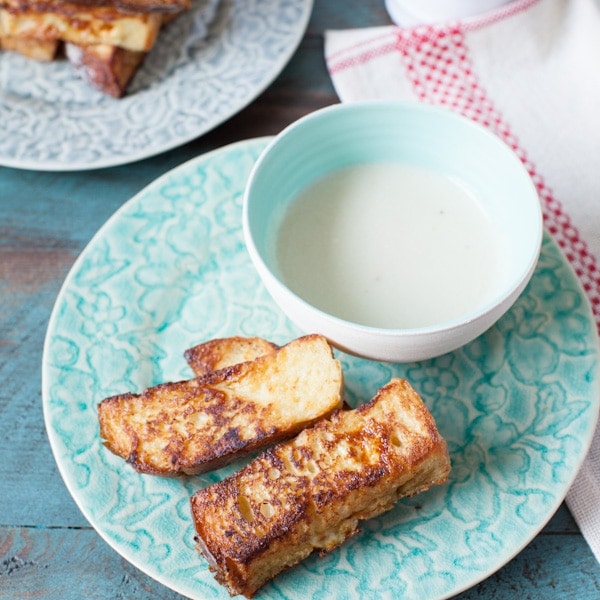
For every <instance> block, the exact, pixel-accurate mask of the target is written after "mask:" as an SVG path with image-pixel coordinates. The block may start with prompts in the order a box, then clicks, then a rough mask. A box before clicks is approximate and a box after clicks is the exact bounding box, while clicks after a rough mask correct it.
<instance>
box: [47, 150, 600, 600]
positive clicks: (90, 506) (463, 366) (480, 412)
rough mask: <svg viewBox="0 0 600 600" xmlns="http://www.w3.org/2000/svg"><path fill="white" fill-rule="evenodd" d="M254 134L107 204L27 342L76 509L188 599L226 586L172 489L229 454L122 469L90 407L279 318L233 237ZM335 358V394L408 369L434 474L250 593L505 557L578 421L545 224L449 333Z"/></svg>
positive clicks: (559, 271)
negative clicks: (507, 293) (497, 288)
mask: <svg viewBox="0 0 600 600" xmlns="http://www.w3.org/2000/svg"><path fill="white" fill-rule="evenodd" d="M265 144H266V140H264V139H261V140H252V141H248V142H243V143H238V144H234V145H231V146H228V147H225V148H223V149H221V150H218V151H215V152H212V153H210V154H207V155H204V156H201V157H199V158H196V159H194V160H192V161H190V162H188V163H186V164H184V165H182V166H180V167H178V168H176V169H174V170H173V171H171V172H170V173H167V174H166V175H164V176H163V177H161V178H160V179H158V180H157V181H155V182H154V183H152V184H151V185H150V186H148V187H147V188H146V189H144V190H143V191H141V192H140V193H139V194H138V195H136V196H135V197H134V198H133V199H131V200H130V201H129V202H128V203H126V204H125V205H123V207H122V208H121V209H120V210H119V211H118V212H117V213H116V214H115V215H114V216H113V217H112V218H111V219H110V220H109V221H108V222H107V223H106V225H105V226H104V227H103V228H102V229H101V230H100V231H99V232H98V234H97V235H96V236H95V237H94V239H93V240H92V241H91V242H90V244H89V246H88V247H87V248H86V249H85V251H84V252H83V253H82V255H81V256H80V257H79V259H78V260H77V262H76V263H75V265H74V266H73V268H72V270H71V272H70V274H69V276H68V277H67V279H66V281H65V284H64V286H63V288H62V290H61V292H60V294H59V297H58V299H57V301H56V305H55V308H54V311H53V313H52V317H51V319H50V323H49V327H48V332H47V337H46V342H45V347H44V357H43V368H42V375H43V385H42V390H43V404H44V414H45V420H46V427H47V430H48V435H49V439H50V442H51V445H52V449H53V452H54V455H55V457H56V461H57V463H58V466H59V469H60V472H61V474H62V476H63V478H64V480H65V483H66V485H67V487H68V489H69V490H70V492H71V494H72V495H73V497H74V498H75V501H76V502H77V504H78V505H79V507H80V508H81V510H82V512H83V514H84V515H85V516H86V518H87V519H88V520H89V521H90V523H91V524H92V525H93V526H94V527H95V529H96V530H97V531H98V533H99V534H100V535H101V536H102V537H103V538H104V539H105V540H106V541H107V542H108V543H109V544H110V545H111V546H112V547H113V548H114V549H115V550H116V551H117V552H118V553H119V554H121V555H122V556H123V557H125V558H126V559H127V560H128V561H130V562H131V563H132V564H134V565H135V566H137V567H138V568H140V569H141V570H142V571H144V572H146V573H148V574H149V575H151V576H152V577H154V578H155V579H157V580H159V581H161V582H162V583H164V584H165V585H166V586H168V587H170V588H172V589H174V590H177V591H178V592H180V593H182V594H185V595H187V596H190V597H192V598H197V599H203V600H207V599H210V598H222V599H225V598H228V594H227V593H226V592H225V590H224V589H223V588H221V587H220V586H219V585H218V584H217V583H216V582H215V581H214V579H213V576H212V575H211V574H210V572H209V571H208V568H207V563H206V562H205V561H204V559H203V558H201V557H200V555H199V554H198V553H197V552H196V551H195V549H194V530H193V525H192V521H191V517H190V511H189V498H190V496H191V494H192V493H193V492H194V490H196V489H198V488H199V487H200V486H203V485H206V484H207V483H210V482H213V481H215V480H217V479H218V478H220V477H222V476H223V475H224V474H227V473H230V472H231V471H232V470H233V469H234V468H235V467H233V466H230V467H228V468H227V469H224V470H222V471H220V472H216V473H212V474H209V475H205V476H200V477H189V478H184V479H162V478H158V477H153V476H149V475H139V474H137V473H135V472H134V471H133V469H131V467H129V466H128V465H127V464H125V462H124V461H123V460H121V459H119V458H117V457H115V456H113V455H112V454H110V453H109V452H108V451H107V450H106V449H105V448H104V447H103V446H102V445H101V443H100V440H99V438H98V425H97V413H96V406H97V404H98V402H100V401H101V400H102V399H103V398H104V397H106V396H109V395H113V394H116V393H120V392H124V391H141V390H142V389H143V388H144V387H147V386H149V385H153V384H156V383H159V382H162V381H168V380H176V379H183V378H186V377H189V376H191V371H190V369H189V368H188V366H187V365H186V364H185V361H184V359H183V355H182V353H183V351H184V349H185V348H187V347H189V346H191V345H193V344H196V343H198V342H200V341H203V340H206V339H209V338H214V337H221V336H227V335H232V334H242V335H262V336H263V337H267V338H270V339H272V340H273V341H275V342H277V343H283V342H285V341H288V340H290V339H292V338H294V337H296V336H297V335H299V333H300V332H299V331H297V330H296V329H295V328H294V326H293V325H292V324H291V323H290V322H289V321H288V320H287V319H286V317H285V316H284V315H283V314H282V313H281V312H280V311H279V310H278V308H277V307H276V305H275V304H274V303H273V302H272V300H271V299H270V297H269V296H268V294H267V292H266V291H265V289H264V288H263V286H262V285H261V283H260V280H259V278H258V276H257V275H256V273H255V271H254V269H253V268H252V266H251V263H250V259H249V257H248V255H247V253H246V249H245V247H244V243H243V238H242V231H241V202H242V192H243V188H244V184H245V182H246V178H247V176H248V173H249V171H250V168H251V167H252V165H253V163H254V161H255V160H256V158H257V157H258V155H259V153H260V151H261V150H262V148H264V146H265ZM339 357H340V359H341V360H342V363H343V367H344V373H345V378H346V386H347V397H348V400H349V402H350V403H351V404H353V405H356V404H357V403H359V402H362V401H365V400H368V399H369V398H370V397H371V396H372V395H373V394H374V393H375V391H376V390H377V389H378V387H380V386H381V385H383V384H384V383H386V382H387V381H388V380H389V379H390V377H392V376H395V375H399V376H404V377H407V378H408V379H409V380H410V381H411V383H412V384H413V385H414V387H415V388H416V389H417V391H419V392H420V394H421V395H422V397H423V398H424V400H425V401H426V403H427V404H428V405H429V407H430V409H431V411H432V413H433V415H434V416H435V418H436V420H437V423H438V426H439V428H440V431H441V432H442V434H443V435H444V436H445V437H446V439H447V440H448V444H449V449H450V453H451V458H452V472H451V475H450V480H449V482H448V484H447V485H444V486H440V487H437V488H435V489H432V490H430V491H428V492H427V493H425V494H421V495H418V496H416V497H414V498H412V499H409V500H405V501H401V502H400V503H399V504H398V505H397V507H396V508H395V509H394V510H392V511H391V512H389V513H387V514H385V515H383V516H381V517H379V518H376V519H373V520H371V521H368V522H366V523H364V525H363V527H362V533H361V534H359V535H358V536H356V537H355V538H353V539H351V540H348V541H347V542H346V543H345V544H344V545H343V546H342V547H340V548H338V549H336V550H335V551H332V552H331V553H330V554H328V555H327V556H326V557H324V558H320V557H319V556H311V557H310V558H308V559H307V560H305V561H304V562H303V563H302V564H301V565H298V566H297V567H295V568H293V569H291V570H290V571H288V572H286V573H284V574H282V575H281V576H280V577H278V578H277V579H276V580H275V581H274V582H273V583H271V584H268V585H267V586H266V587H265V588H264V594H259V595H258V598H261V597H268V598H298V599H306V598H327V599H328V600H329V599H335V598H357V599H358V598H365V597H370V598H375V597H376V598H403V599H405V600H409V599H422V598H427V599H428V600H434V599H439V598H446V597H449V596H452V595H454V594H456V593H458V592H459V591H461V590H462V589H464V588H467V587H470V586H472V585H474V584H475V583H477V582H478V581H480V580H481V579H484V578H485V577H487V576H488V575H490V574H491V573H493V572H494V571H495V570H497V569H498V568H499V567H501V566H502V565H503V564H504V563H506V562H507V561H508V560H510V559H511V558H512V557H513V556H514V555H515V554H516V553H517V552H519V551H520V550H521V549H522V548H523V547H524V546H525V545H526V544H527V543H528V542H529V541H530V540H531V539H532V538H533V537H534V536H535V535H536V534H537V533H538V531H539V530H540V529H541V528H542V527H543V526H544V524H545V523H546V522H547V520H548V519H549V518H550V517H551V516H552V514H553V513H554V512H555V511H556V509H557V508H558V506H559V504H560V502H561V501H562V500H563V498H564V496H565V494H566V492H567V490H568V488H569V486H570V484H571V481H572V479H573V477H574V475H575V473H576V472H577V470H578V468H579V466H580V465H581V463H582V461H583V458H584V456H585V454H586V451H587V448H588V446H589V443H590V441H591V437H592V435H593V431H594V427H595V423H596V420H597V415H598V408H599V395H600V394H599V381H600V379H599V377H600V373H599V349H598V340H597V334H596V328H595V324H594V320H593V318H592V315H591V311H590V308H589V305H588V302H587V300H586V297H585V295H584V293H583V292H582V290H581V287H580V285H579V282H578V280H577V279H576V277H575V275H574V274H573V273H572V271H571V269H570V267H569V266H568V264H567V262H566V260H565V259H564V258H563V256H562V254H561V253H560V251H559V250H558V248H557V246H556V245H555V244H554V242H553V241H552V240H551V239H550V237H549V236H546V237H545V240H544V244H543V248H542V254H541V258H540V262H539V265H538V268H537V270H536V273H535V274H534V276H533V278H532V280H531V283H530V285H529V286H528V288H527V289H526V291H525V292H524V294H523V295H522V296H521V298H519V300H518V301H517V303H516V304H515V305H514V307H513V308H512V309H511V311H510V312H509V313H508V314H507V315H506V316H505V317H503V318H502V319H501V320H500V321H499V322H498V324H497V325H496V326H494V327H493V328H492V329H491V330H490V331H489V332H487V333H486V334H484V335H483V336H482V337H480V338H478V339H477V340H475V341H474V342H472V343H470V344H469V345H467V346H466V347H464V348H463V349H461V350H458V351H456V352H453V353H451V354H446V355H444V356H442V357H440V358H437V359H435V360H431V361H427V362H422V363H414V364H407V365H393V364H384V363H377V362H370V361H366V360H360V359H358V358H355V357H351V356H347V355H344V354H339Z"/></svg>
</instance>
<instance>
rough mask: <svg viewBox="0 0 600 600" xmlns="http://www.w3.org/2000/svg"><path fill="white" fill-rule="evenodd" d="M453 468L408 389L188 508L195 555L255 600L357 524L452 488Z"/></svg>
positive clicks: (254, 466)
mask: <svg viewBox="0 0 600 600" xmlns="http://www.w3.org/2000/svg"><path fill="white" fill-rule="evenodd" d="M449 470H450V459H449V456H448V450H447V447H446V443H445V441H444V439H443V438H442V437H441V435H440V434H439V432H438V430H437V428H436V425H435V422H434V420H433V417H432V416H431V414H430V413H429V411H428V410H427V408H426V406H425V405H424V403H423V402H422V400H421V399H420V398H419V396H418V395H417V394H416V392H415V391H414V390H413V389H412V387H411V386H410V385H409V384H408V382H406V381H405V380H401V379H393V380H391V381H390V383H389V384H388V385H386V386H384V387H383V388H381V390H380V391H379V392H378V393H377V395H376V396H375V397H374V398H373V399H372V400H371V401H370V402H368V403H367V404H364V405H362V406H360V407H359V408H357V409H355V410H349V411H344V410H341V411H336V412H335V413H334V414H333V415H332V417H331V418H330V419H328V420H322V421H320V422H319V423H317V424H315V425H314V426H313V427H311V428H308V429H305V430H304V431H303V432H302V433H300V434H299V435H298V436H297V437H296V438H295V439H294V440H292V441H288V442H286V443H283V444H280V445H278V446H276V447H275V448H272V449H270V450H268V451H266V452H264V453H262V454H261V455H260V456H258V457H257V458H256V459H255V460H253V461H252V462H251V463H249V464H248V465H247V466H246V467H244V468H243V469H242V470H241V471H239V472H237V473H235V474H234V475H232V476H230V477H228V478H226V479H224V480H223V481H221V482H219V483H215V484H213V485H211V486H209V487H207V488H204V489H202V490H199V491H198V492H196V493H195V494H194V495H193V496H192V498H191V511H192V516H193V520H194V525H195V529H196V534H197V537H196V541H197V547H198V550H199V551H200V552H201V553H202V554H203V555H204V557H205V558H206V559H207V560H208V562H209V565H210V568H211V570H213V571H214V572H215V577H216V579H217V581H219V582H220V583H221V584H222V585H224V586H225V587H226V588H227V589H228V591H229V593H230V594H231V595H235V594H244V595H245V596H246V597H248V598H250V597H252V596H253V595H254V594H255V593H256V591H257V590H258V589H259V588H260V587H261V586H263V585H264V584H265V583H266V582H267V581H269V580H271V579H272V578H274V577H275V576H276V575H277V574H278V573H280V572H281V571H283V570H285V569H288V568H290V567H291V566H293V565H295V564H297V563H298V562H300V561H301V560H302V559H304V558H305V557H307V556H308V555H309V554H311V553H312V552H314V551H318V552H321V553H322V552H327V551H330V550H332V549H333V548H335V547H337V546H339V545H340V544H341V543H342V542H344V540H346V539H347V538H349V537H350V536H352V535H354V534H355V533H356V532H357V531H358V523H359V522H360V521H362V520H364V519H368V518H371V517H374V516H377V515H379V514H381V513H383V512H384V511H387V510H389V509H391V508H392V507H393V506H394V505H395V503H396V501H397V500H398V499H399V498H402V497H406V496H411V495H413V494H417V493H419V492H422V491H424V490H426V489H428V488H429V487H430V486H432V485H438V484H442V483H444V482H445V481H446V480H447V477H448V473H449Z"/></svg>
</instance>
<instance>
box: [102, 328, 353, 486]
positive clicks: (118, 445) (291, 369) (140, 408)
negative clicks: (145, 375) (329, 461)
mask: <svg viewBox="0 0 600 600" xmlns="http://www.w3.org/2000/svg"><path fill="white" fill-rule="evenodd" d="M342 395H343V377H342V369H341V365H340V363H339V361H338V360H337V359H335V358H334V357H333V351H332V349H331V346H330V345H329V343H328V342H327V340H326V339H325V338H324V337H322V336H319V335H308V336H304V337H301V338H298V339H296V340H293V341H292V342H289V343H288V344H286V345H285V346H282V347H281V348H279V349H278V350H276V351H275V352H272V353H270V354H267V355H265V356H261V357H259V358H257V359H255V360H253V361H250V362H244V363H240V364H236V365H232V366H230V367H227V368H225V369H220V370H218V371H212V372H211V373H208V374H206V375H204V376H202V377H196V378H194V379H190V380H187V381H179V382H174V383H164V384H160V385H157V386H154V387H151V388H148V389H146V390H145V391H144V392H143V393H141V394H131V393H127V394H121V395H117V396H113V397H110V398H106V399H105V400H103V401H102V402H100V404H99V405H98V420H99V424H100V436H101V438H102V439H103V441H104V444H105V446H106V447H107V448H108V449H109V450H110V451H111V452H113V453H114V454H116V455H117V456H120V457H122V458H124V459H125V460H126V461H127V462H128V463H129V464H131V466H132V467H133V468H135V469H136V470H137V471H138V472H140V473H150V474H155V475H164V476H173V475H178V474H182V473H185V474H198V473H203V472H206V471H209V470H213V469H217V468H219V467H221V466H224V465H225V464H227V463H228V462H231V461H232V460H234V459H237V458H240V457H242V456H245V455H246V454H249V453H253V452H255V451H257V450H260V449H263V448H264V447H266V446H268V445H272V444H274V443H276V442H279V441H281V440H283V439H289V438H290V437H292V436H294V435H295V434H297V433H298V432H299V431H300V430H302V429H303V428H304V427H307V426H309V425H311V424H312V423H314V422H315V421H317V420H319V419H321V418H323V417H326V416H328V415H330V414H331V413H332V411H334V410H335V409H336V408H339V407H340V406H341V404H342Z"/></svg>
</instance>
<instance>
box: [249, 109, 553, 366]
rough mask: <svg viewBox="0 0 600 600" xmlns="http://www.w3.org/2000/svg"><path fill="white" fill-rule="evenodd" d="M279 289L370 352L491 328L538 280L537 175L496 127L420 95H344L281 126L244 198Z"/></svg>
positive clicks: (311, 318)
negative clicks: (368, 98)
mask: <svg viewBox="0 0 600 600" xmlns="http://www.w3.org/2000/svg"><path fill="white" fill-rule="evenodd" d="M243 228H244V238H245V242H246V246H247V248H248V252H249V254H250V257H251V259H252V262H253V264H254V266H255V268H256V269H257V271H258V273H259V275H260V277H261V279H262V281H263V283H264V284H265V286H266V288H267V290H268V291H269V293H270V294H271V296H272V297H273V299H274V300H275V301H276V303H277V304H278V305H279V306H280V307H281V309H282V310H283V311H284V312H285V313H286V315H287V316H288V317H289V318H290V319H291V320H292V321H293V322H294V323H295V324H296V325H297V326H298V327H299V328H300V329H301V330H303V331H304V332H306V333H309V332H312V333H320V334H322V335H325V336H326V337H327V338H328V339H329V340H330V341H331V342H332V343H333V345H335V346H337V347H338V348H340V349H342V350H345V351H347V352H350V353H353V354H357V355H359V356H363V357H367V358H372V359H377V360H385V361H394V362H408V361H415V360H422V359H427V358H432V357H434V356H438V355H440V354H444V353H445V352H449V351H451V350H454V349H456V348H458V347H460V346H462V345H464V344H466V343H467V342H469V341H471V340H473V339H474V338H475V337H477V336H478V335H480V334H482V333H483V332H484V331H485V330H487V329H488V328H489V327H490V326H491V325H493V324H494V323H495V322H496V321H497V320H498V319H499V318H500V317H501V316H502V315H503V314H504V313H505V312H506V311H507V310H508V309H509V308H510V307H511V306H512V304H513V303H514V302H515V300H516V299H517V298H518V296H519V295H520V293H521V292H522V291H523V289H524V288H525V286H526V285H527V282H528V281H529V279H530V277H531V275H532V274H533V271H534V269H535V265H536V263H537V259H538V256H539V251H540V247H541V241H542V233H543V226H542V214H541V209H540V204H539V199H538V197H537V192H536V190H535V186H534V185H533V183H532V181H531V178H530V176H529V175H528V173H527V171H526V170H525V168H524V166H523V164H522V163H521V161H520V160H519V158H518V157H517V156H516V155H515V154H514V153H513V152H512V151H511V150H510V148H508V146H506V145H505V144H504V143H503V142H502V141H501V140H500V139H498V138H497V137H496V136H494V135H493V134H492V133H490V132H489V131H487V130H486V129H484V128H483V127H480V126H479V125H477V124H475V123H473V122H472V121H470V120H468V119H466V118H464V117H461V116H459V115H456V114H455V113H452V112H450V111H448V110H445V109H440V108H436V107H433V106H427V105H423V104H417V103H406V102H388V101H372V102H361V103H350V104H338V105H334V106H330V107H327V108H324V109H321V110H318V111H315V112H314V113H311V114H309V115H307V116H305V117H303V118H301V119H299V120H298V121H296V122H295V123H292V125H290V126H289V127H287V128H286V129H284V130H283V131H282V132H281V133H280V134H279V135H277V136H276V137H275V138H274V139H273V140H272V141H271V142H270V143H269V144H268V146H267V147H266V148H265V150H264V151H263V153H262V154H261V156H260V157H259V158H258V160H257V162H256V164H255V166H254V168H253V169H252V172H251V174H250V177H249V180H248V183H247V186H246V190H245V194H244V200H243Z"/></svg>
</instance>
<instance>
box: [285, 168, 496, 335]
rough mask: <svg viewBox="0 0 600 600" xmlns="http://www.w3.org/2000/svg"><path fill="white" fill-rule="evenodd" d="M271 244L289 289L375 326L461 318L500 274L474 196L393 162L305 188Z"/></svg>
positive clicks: (488, 226)
mask: <svg viewBox="0 0 600 600" xmlns="http://www.w3.org/2000/svg"><path fill="white" fill-rule="evenodd" d="M275 243H276V255H277V256H278V257H279V258H278V268H279V271H280V274H281V277H282V279H283V281H284V283H285V284H286V285H287V286H288V287H289V288H290V289H291V290H292V291H294V292H295V293H296V294H297V295H298V296H300V297H301V298H304V299H305V300H306V301H308V302H310V303H311V304H313V305H315V306H317V307H318V308H320V309H321V310H323V311H325V312H327V313H329V314H332V315H334V316H336V317H339V318H342V319H346V320H349V321H353V322H356V323H360V324H362V325H368V326H373V327H384V328H413V327H426V326H429V325H436V324H439V323H441V322H447V321H450V320H453V319H456V318H459V317H460V316H462V315H464V314H465V313H468V312H470V311H473V310H476V309H477V308H478V307H480V306H482V305H483V304H485V303H486V302H487V301H488V300H490V299H491V297H492V296H493V294H494V288H495V278H498V277H501V273H500V269H501V260H500V254H501V251H500V240H499V239H498V237H497V234H496V233H495V230H494V228H493V227H492V223H491V220H490V217H489V215H487V214H486V212H485V210H484V209H483V208H482V207H481V205H480V204H479V203H478V201H477V199H476V198H474V197H473V196H472V195H471V193H470V192H469V191H468V190H467V189H465V188H463V187H462V186H461V185H460V184H458V183H457V182H456V181H454V180H453V179H451V178H449V177H446V176H443V175H440V174H437V173H435V172H433V171H428V170H425V169H421V168H417V167H413V166H409V165H404V164H398V163H372V164H371V163H364V164H357V165H352V166H350V167H345V168H343V169H340V170H338V171H334V172H332V173H330V174H328V175H326V176H325V177H324V178H323V179H321V180H318V181H317V182H315V183H313V184H311V185H309V186H308V188H306V189H305V190H304V191H303V192H302V193H301V194H300V195H299V196H298V197H297V198H295V199H294V200H293V201H292V202H291V204H290V206H289V208H288V209H287V210H286V212H285V213H284V215H283V217H282V221H281V224H280V226H279V228H278V233H277V234H276V239H275Z"/></svg>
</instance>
